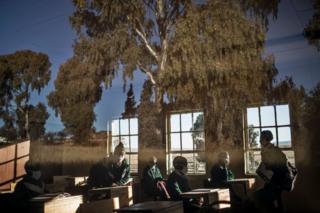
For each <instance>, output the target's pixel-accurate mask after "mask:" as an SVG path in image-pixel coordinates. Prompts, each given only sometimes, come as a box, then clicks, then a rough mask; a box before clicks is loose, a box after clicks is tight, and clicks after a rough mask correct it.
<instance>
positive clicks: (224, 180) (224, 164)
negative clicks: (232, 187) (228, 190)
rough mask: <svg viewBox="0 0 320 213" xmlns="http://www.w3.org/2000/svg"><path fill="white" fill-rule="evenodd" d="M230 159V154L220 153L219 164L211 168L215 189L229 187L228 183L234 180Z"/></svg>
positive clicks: (212, 183) (212, 182) (212, 184)
mask: <svg viewBox="0 0 320 213" xmlns="http://www.w3.org/2000/svg"><path fill="white" fill-rule="evenodd" d="M229 163H230V157H229V153H228V152H225V151H223V152H220V153H219V155H218V162H217V164H215V165H214V166H213V167H212V168H211V186H212V187H214V188H221V187H222V188H223V187H228V181H229V180H233V179H234V175H233V173H232V171H231V170H230V169H229Z"/></svg>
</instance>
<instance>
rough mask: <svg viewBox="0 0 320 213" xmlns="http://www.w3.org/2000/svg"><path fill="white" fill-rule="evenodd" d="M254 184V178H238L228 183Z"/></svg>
mask: <svg viewBox="0 0 320 213" xmlns="http://www.w3.org/2000/svg"><path fill="white" fill-rule="evenodd" d="M247 181H249V182H252V181H255V179H254V178H236V179H233V180H228V182H231V183H232V182H247Z"/></svg>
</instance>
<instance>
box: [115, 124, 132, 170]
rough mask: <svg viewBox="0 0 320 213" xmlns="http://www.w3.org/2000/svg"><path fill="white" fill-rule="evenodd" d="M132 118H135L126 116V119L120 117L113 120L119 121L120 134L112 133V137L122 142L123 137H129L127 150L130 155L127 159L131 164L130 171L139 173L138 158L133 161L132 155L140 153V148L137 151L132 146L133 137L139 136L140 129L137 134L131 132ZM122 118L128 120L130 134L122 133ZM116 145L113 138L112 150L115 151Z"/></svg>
mask: <svg viewBox="0 0 320 213" xmlns="http://www.w3.org/2000/svg"><path fill="white" fill-rule="evenodd" d="M131 119H134V118H126V119H121V118H118V119H114V120H112V121H117V122H118V134H115V135H112V139H114V138H116V139H118V141H119V142H120V141H121V139H122V138H123V137H127V138H128V145H129V147H128V151H126V155H127V156H128V157H126V159H127V160H128V163H129V164H130V172H131V173H138V160H134V161H135V162H132V161H133V160H132V156H134V155H138V149H137V151H136V152H133V151H132V147H131V137H133V136H136V137H138V131H137V134H131ZM121 120H127V121H128V134H121ZM115 146H116V145H115V144H114V143H113V140H112V150H113V151H114V148H115ZM137 148H138V147H137ZM133 165H135V166H133Z"/></svg>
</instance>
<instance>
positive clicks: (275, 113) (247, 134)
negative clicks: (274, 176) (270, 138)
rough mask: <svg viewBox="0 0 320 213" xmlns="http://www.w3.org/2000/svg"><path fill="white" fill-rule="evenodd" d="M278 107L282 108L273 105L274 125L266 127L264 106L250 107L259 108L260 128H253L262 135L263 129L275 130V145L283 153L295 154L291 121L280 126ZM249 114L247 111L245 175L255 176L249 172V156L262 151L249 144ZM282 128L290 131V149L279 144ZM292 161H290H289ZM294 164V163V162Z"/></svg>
mask: <svg viewBox="0 0 320 213" xmlns="http://www.w3.org/2000/svg"><path fill="white" fill-rule="evenodd" d="M277 106H280V105H272V107H273V113H274V118H275V120H274V125H265V126H263V125H262V118H261V114H262V113H261V107H264V106H257V107H250V108H258V118H259V126H253V127H252V128H253V129H259V131H260V133H261V131H262V130H263V129H270V128H274V129H275V134H274V140H275V142H274V143H275V145H276V146H277V147H279V148H280V149H281V150H283V151H291V152H292V153H293V149H292V132H291V121H290V120H289V121H288V124H281V125H278V114H277V113H278V112H277ZM248 109H249V108H248ZM288 111H289V112H288V113H289V115H290V108H289V106H288ZM247 113H248V112H247V111H246V113H245V114H246V126H245V131H244V132H245V136H246V137H245V138H246V142H245V146H244V147H245V156H244V157H245V170H246V171H245V173H246V174H254V173H253V172H252V171H251V172H250V171H249V170H248V168H247V167H248V161H249V160H248V159H247V155H248V154H250V152H259V155H260V151H261V147H251V145H250V144H249V126H248V114H247ZM282 127H288V128H289V130H290V145H289V147H281V146H280V144H279V128H282ZM258 137H260V134H259V135H258ZM289 160H290V159H289ZM291 161H294V156H293V159H291ZM292 163H293V164H294V162H292Z"/></svg>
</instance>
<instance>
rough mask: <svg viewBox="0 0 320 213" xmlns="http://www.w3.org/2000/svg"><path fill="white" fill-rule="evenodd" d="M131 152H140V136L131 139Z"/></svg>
mask: <svg viewBox="0 0 320 213" xmlns="http://www.w3.org/2000/svg"><path fill="white" fill-rule="evenodd" d="M130 143H131V152H138V136H131V137H130Z"/></svg>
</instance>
